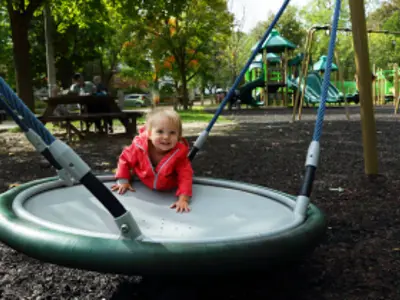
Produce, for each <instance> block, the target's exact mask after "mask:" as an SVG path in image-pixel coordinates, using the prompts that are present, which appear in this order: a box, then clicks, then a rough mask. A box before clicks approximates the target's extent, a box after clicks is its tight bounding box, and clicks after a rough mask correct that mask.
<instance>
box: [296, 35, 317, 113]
mask: <svg viewBox="0 0 400 300" xmlns="http://www.w3.org/2000/svg"><path fill="white" fill-rule="evenodd" d="M314 32H315V30H312V31H311V36H310V44H309V45H308V51H307V57H306V64H305V67H304V73H303V77H304V85H303V88H302V91H301V95H300V103H299V113H298V118H299V120H301V112H302V111H303V102H304V95H305V93H306V86H307V76H308V65H309V63H310V58H311V46H312V40H313V36H314ZM299 82H301V81H299Z"/></svg>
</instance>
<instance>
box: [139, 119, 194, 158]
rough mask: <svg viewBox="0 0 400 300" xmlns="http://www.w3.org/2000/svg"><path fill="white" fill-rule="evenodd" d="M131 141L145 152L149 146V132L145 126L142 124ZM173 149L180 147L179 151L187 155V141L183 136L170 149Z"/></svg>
mask: <svg viewBox="0 0 400 300" xmlns="http://www.w3.org/2000/svg"><path fill="white" fill-rule="evenodd" d="M133 142H134V143H135V144H137V145H138V146H139V147H140V148H142V149H143V150H145V151H146V152H147V150H148V148H149V134H148V131H147V128H146V126H143V127H141V128H140V129H139V135H137V136H135V138H134V139H133ZM175 149H180V150H181V151H180V152H181V153H185V155H187V153H188V152H189V142H188V141H187V140H186V139H185V138H184V137H181V138H180V140H179V141H178V143H176V146H175V147H174V148H173V149H171V150H170V151H173V150H175Z"/></svg>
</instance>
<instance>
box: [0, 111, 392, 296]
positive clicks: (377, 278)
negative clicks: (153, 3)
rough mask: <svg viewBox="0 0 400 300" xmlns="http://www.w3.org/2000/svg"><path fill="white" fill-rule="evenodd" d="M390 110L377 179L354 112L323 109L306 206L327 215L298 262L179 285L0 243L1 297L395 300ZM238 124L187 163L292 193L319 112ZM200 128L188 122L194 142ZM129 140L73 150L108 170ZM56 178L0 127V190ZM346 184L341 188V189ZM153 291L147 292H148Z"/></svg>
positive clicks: (237, 116) (381, 132) (384, 115)
mask: <svg viewBox="0 0 400 300" xmlns="http://www.w3.org/2000/svg"><path fill="white" fill-rule="evenodd" d="M392 111H393V110H392V108H391V107H390V108H385V109H382V108H380V109H377V113H376V119H377V138H378V151H379V169H380V176H378V177H377V178H374V179H367V178H366V177H365V176H364V161H363V147H362V132H361V125H360V116H359V108H358V107H354V108H352V110H351V120H350V121H347V120H346V119H345V117H344V112H343V109H338V108H332V109H328V110H327V115H326V121H325V122H324V128H323V135H322V140H321V147H322V148H321V159H320V166H319V168H318V171H317V177H316V180H315V182H314V188H313V197H312V202H313V203H315V204H316V205H317V206H318V207H319V208H320V209H322V210H323V211H324V212H325V213H326V216H327V220H328V230H327V233H326V238H325V239H324V240H323V241H322V242H321V244H320V246H319V247H318V248H317V249H315V251H314V252H313V253H312V254H311V255H310V257H309V258H307V259H306V260H305V261H303V262H302V263H301V265H299V266H296V267H293V268H292V269H290V270H285V272H279V273H278V274H275V275H273V276H271V275H261V274H257V276H255V278H247V277H246V278H245V277H244V276H243V277H241V276H236V277H235V278H232V277H231V278H229V279H228V278H225V279H219V280H216V281H211V282H210V281H207V278H200V279H197V280H199V281H197V283H192V284H189V285H188V286H183V287H182V285H183V283H182V282H179V281H174V282H169V284H171V285H170V286H169V287H170V288H171V291H172V292H171V293H172V294H169V295H170V296H168V293H167V292H165V290H166V287H168V285H167V284H164V285H160V284H158V285H155V284H156V283H155V282H151V281H150V282H149V281H146V279H142V278H140V277H127V276H118V275H108V274H99V273H95V272H87V271H82V270H73V269H68V268H64V267H59V266H56V265H51V264H46V263H42V262H40V261H37V260H34V259H31V258H29V257H26V256H24V255H22V254H19V253H17V252H16V251H14V250H12V249H10V248H8V247H7V246H5V245H2V244H0V298H1V299H57V300H61V299H107V300H108V299H151V297H153V298H154V299H181V298H182V299H194V298H195V296H197V298H196V299H211V298H213V297H215V298H220V299H274V300H276V299H310V300H311V299H312V300H316V299H329V300H337V299H346V300H356V299H357V300H358V299H360V300H361V299H362V300H368V299H371V300H372V299H374V300H377V299H385V300H386V299H399V298H400V208H399V200H400V199H399V198H400V197H399V192H398V191H399V188H400V176H399V175H400V174H399V170H400V159H399V158H398V157H399V153H400V142H399V140H400V137H399V133H400V129H399V128H398V127H399V126H400V124H399V121H398V117H394V116H393V114H392ZM224 114H226V115H228V116H229V115H230V116H231V118H232V119H233V120H234V121H235V122H236V125H226V126H221V127H217V128H215V130H213V131H212V134H211V136H210V138H209V140H208V142H207V144H206V147H205V149H204V150H203V151H202V152H200V154H199V155H197V157H196V159H195V160H194V162H193V167H194V170H195V172H196V175H198V176H209V177H217V178H226V179H232V180H238V181H242V182H248V183H254V184H260V185H264V186H268V187H271V188H274V189H278V190H282V191H284V192H287V193H291V194H297V192H298V190H299V187H300V184H301V182H302V176H303V172H304V161H305V155H306V151H307V148H308V145H309V143H310V141H311V138H312V133H313V130H314V124H315V110H313V109H309V110H306V112H305V115H304V117H303V119H302V121H298V122H295V123H290V122H289V120H290V114H291V111H290V110H285V109H282V110H281V109H277V110H268V111H267V110H256V111H254V110H242V111H237V112H234V113H230V112H224ZM203 128H204V126H202V127H200V128H199V127H197V128H196V127H193V126H192V127H190V128H187V131H186V136H187V137H188V139H189V140H190V141H191V142H192V141H194V140H195V138H196V137H197V135H198V133H199V132H200V130H202V129H203ZM129 142H130V139H129V138H127V137H123V136H120V135H118V134H117V135H114V136H110V137H108V138H106V137H97V139H95V138H94V137H93V138H89V139H86V140H85V141H82V142H76V143H73V144H72V145H71V146H72V147H73V149H75V150H76V151H77V153H78V154H79V155H81V157H82V158H83V159H84V160H85V161H86V162H88V163H89V165H90V166H91V167H92V168H93V170H95V172H110V171H112V169H113V168H114V167H115V163H116V159H117V156H118V155H119V153H120V151H121V149H122V147H123V146H125V145H127V144H128V143H129ZM47 176H54V171H53V169H52V168H50V167H49V164H48V163H47V162H46V161H44V160H43V159H42V158H41V157H40V155H38V154H37V153H35V152H34V151H33V148H32V147H31V146H30V145H29V144H28V143H27V142H26V140H25V138H24V137H23V136H22V134H20V133H9V132H3V133H0V192H4V191H6V190H7V189H8V188H10V185H12V184H15V183H23V182H27V181H30V180H33V179H37V178H42V177H47ZM339 188H342V189H343V191H338V189H339ZM161 290H163V291H164V293H163V297H164V298H160V297H158V298H157V297H156V295H161V294H162V293H161ZM149 291H150V292H149Z"/></svg>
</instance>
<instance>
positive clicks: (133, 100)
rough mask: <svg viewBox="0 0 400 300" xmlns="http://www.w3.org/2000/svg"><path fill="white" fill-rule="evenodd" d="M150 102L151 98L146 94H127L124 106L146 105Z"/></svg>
mask: <svg viewBox="0 0 400 300" xmlns="http://www.w3.org/2000/svg"><path fill="white" fill-rule="evenodd" d="M149 103H150V99H149V98H148V96H147V95H145V94H127V95H125V97H124V106H135V107H145V106H148V105H149Z"/></svg>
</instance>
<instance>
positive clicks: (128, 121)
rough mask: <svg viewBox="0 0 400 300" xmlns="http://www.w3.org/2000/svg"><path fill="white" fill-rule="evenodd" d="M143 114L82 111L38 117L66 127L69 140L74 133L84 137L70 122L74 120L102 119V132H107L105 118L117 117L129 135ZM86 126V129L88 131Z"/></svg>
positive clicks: (88, 121) (45, 121)
mask: <svg viewBox="0 0 400 300" xmlns="http://www.w3.org/2000/svg"><path fill="white" fill-rule="evenodd" d="M142 115H143V114H142V113H141V112H137V111H135V112H124V111H122V112H110V113H105V112H104V113H84V114H67V115H58V116H57V115H51V116H40V117H38V119H39V120H40V121H41V122H42V123H43V124H46V123H48V122H51V123H58V124H59V125H60V127H63V128H65V129H66V131H67V132H66V133H67V138H68V140H71V139H72V137H73V136H74V135H77V136H78V137H79V138H80V139H83V138H84V135H83V130H79V129H78V128H77V127H76V126H74V125H73V124H72V123H73V122H75V121H81V122H84V123H86V124H91V123H93V122H95V121H102V120H103V121H104V122H103V124H104V126H105V128H104V132H105V133H106V134H107V133H108V132H109V130H108V128H107V126H108V123H107V122H105V120H107V119H111V120H113V119H118V120H120V122H121V123H122V125H123V126H124V127H125V131H126V133H127V134H129V135H135V134H136V133H137V119H138V118H139V117H141V116H142ZM88 129H89V128H88V127H86V131H88Z"/></svg>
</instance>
